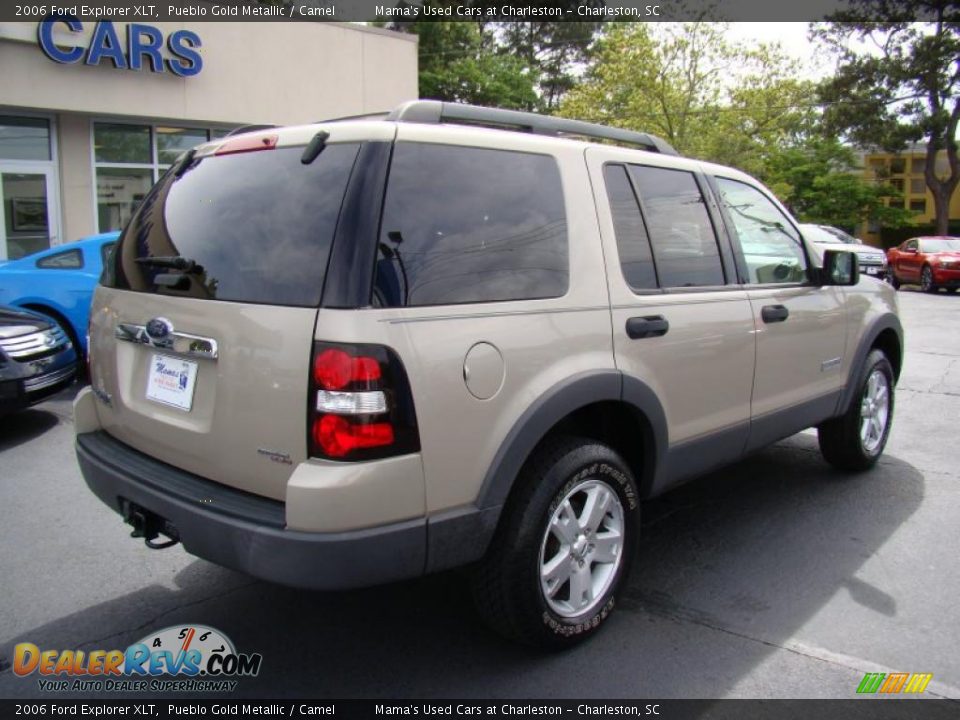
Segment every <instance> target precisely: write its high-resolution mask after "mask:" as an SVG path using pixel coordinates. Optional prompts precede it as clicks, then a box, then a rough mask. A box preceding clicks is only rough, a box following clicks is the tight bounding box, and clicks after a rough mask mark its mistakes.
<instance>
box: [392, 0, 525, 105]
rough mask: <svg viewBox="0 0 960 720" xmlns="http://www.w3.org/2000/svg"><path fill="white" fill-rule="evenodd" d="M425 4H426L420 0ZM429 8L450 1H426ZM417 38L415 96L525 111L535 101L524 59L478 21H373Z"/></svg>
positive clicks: (443, 4)
mask: <svg viewBox="0 0 960 720" xmlns="http://www.w3.org/2000/svg"><path fill="white" fill-rule="evenodd" d="M424 4H427V3H424ZM429 4H431V5H433V6H438V7H440V6H445V5H450V4H451V2H450V0H430V2H429ZM376 24H377V25H379V26H380V27H386V28H389V29H391V30H397V31H400V32H408V33H414V34H416V35H417V36H418V38H419V43H418V47H419V49H418V55H419V57H418V61H419V68H420V74H419V84H420V97H422V98H426V99H431V100H447V101H450V102H464V103H472V104H475V105H489V106H493V107H502V108H512V109H527V108H529V107H532V106H534V105H535V104H536V103H537V94H536V91H535V89H534V84H535V83H534V79H533V77H532V75H531V73H530V71H529V69H528V68H527V66H526V64H525V63H524V61H523V60H522V59H521V58H519V57H517V56H515V55H512V54H510V53H507V52H504V51H503V50H502V49H501V48H500V47H499V45H498V44H497V42H496V40H495V38H494V37H493V34H492V31H489V30H485V29H484V28H483V27H482V26H481V25H480V24H479V23H475V22H464V21H455V20H412V21H393V22H388V23H376Z"/></svg>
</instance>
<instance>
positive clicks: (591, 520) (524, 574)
mask: <svg viewBox="0 0 960 720" xmlns="http://www.w3.org/2000/svg"><path fill="white" fill-rule="evenodd" d="M517 482H518V486H517V490H516V495H515V496H514V497H512V498H511V500H510V503H509V505H508V506H507V508H506V509H505V510H504V517H503V518H502V520H501V523H500V527H499V528H498V529H497V533H496V535H495V536H494V539H493V542H492V543H491V545H490V548H489V550H488V551H487V555H486V557H485V558H484V559H483V561H481V563H480V565H479V566H478V568H477V569H476V572H475V573H474V576H473V578H472V589H473V596H474V601H475V603H476V606H477V609H478V611H479V612H480V614H481V616H482V617H483V618H484V620H485V621H486V622H487V623H488V624H489V625H490V626H491V627H493V628H494V629H495V630H496V631H498V632H499V633H501V634H502V635H505V636H506V637H508V638H511V639H513V640H518V641H520V642H523V643H525V644H529V645H535V646H539V647H543V648H549V649H562V648H565V647H569V646H571V645H574V644H576V643H578V642H581V641H583V640H585V639H587V638H588V637H591V636H592V635H593V634H594V633H596V632H597V630H598V629H599V628H600V627H601V626H602V625H603V623H604V622H605V621H606V619H607V618H608V617H609V615H610V613H611V611H612V610H613V608H614V606H615V604H616V600H617V596H618V593H619V591H620V590H621V589H622V588H623V587H624V585H625V583H626V578H627V574H628V571H629V568H630V563H631V561H632V559H633V550H634V547H635V545H636V543H637V537H638V532H639V500H638V491H637V485H636V482H635V480H634V479H633V475H632V474H631V472H630V469H629V468H628V467H627V465H626V463H625V462H624V461H623V460H622V459H621V458H620V456H619V455H618V454H617V453H616V452H614V451H613V450H612V449H611V448H609V447H607V446H606V445H603V444H601V443H598V442H596V441H593V440H589V439H586V438H574V437H564V438H556V439H553V440H549V441H547V442H546V443H544V444H543V445H542V446H541V447H540V448H538V449H537V450H536V451H535V452H534V454H533V456H532V457H531V458H530V460H529V461H528V462H527V464H526V466H525V467H524V470H523V472H522V473H521V476H520V477H519V478H518V480H517Z"/></svg>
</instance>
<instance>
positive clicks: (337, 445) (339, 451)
mask: <svg viewBox="0 0 960 720" xmlns="http://www.w3.org/2000/svg"><path fill="white" fill-rule="evenodd" d="M313 432H314V435H315V439H316V441H317V443H318V444H319V445H320V448H321V449H322V450H323V451H324V452H325V453H326V454H327V455H329V456H330V457H336V458H340V457H344V456H345V455H347V454H348V453H350V452H351V451H353V450H357V449H361V448H373V447H383V446H385V445H390V444H392V443H393V439H394V438H393V426H392V425H391V424H390V423H383V422H381V423H370V424H368V425H363V424H359V423H353V422H351V421H349V420H347V419H345V418H342V417H340V416H338V415H322V416H320V418H318V419H317V420H316V422H314V424H313Z"/></svg>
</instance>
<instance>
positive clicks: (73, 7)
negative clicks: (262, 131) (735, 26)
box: [0, 0, 920, 22]
mask: <svg viewBox="0 0 960 720" xmlns="http://www.w3.org/2000/svg"><path fill="white" fill-rule="evenodd" d="M846 7H847V3H846V2H845V0H806V2H798V3H783V2H770V0H726V2H717V0H528V1H527V2H523V1H520V2H517V1H516V0H453V1H452V2H449V1H447V0H443V1H442V2H441V1H437V2H433V1H431V0H428V1H427V2H424V0H36V1H33V2H31V1H30V0H24V1H23V2H20V1H19V0H13V1H12V2H11V1H7V2H3V3H0V21H14V22H15V21H21V22H29V21H36V20H41V19H43V18H46V17H53V18H64V19H66V18H68V17H72V18H75V19H77V20H80V21H81V22H84V21H89V22H97V21H102V20H112V21H121V22H163V21H181V22H224V21H226V22H346V21H349V22H357V21H361V22H369V21H376V20H380V21H388V22H389V21H414V20H445V21H449V20H455V21H456V20H459V21H464V22H477V21H481V20H484V21H518V22H526V21H569V22H584V21H600V20H629V21H637V22H661V21H679V20H706V21H774V22H786V21H812V20H822V19H824V18H825V17H826V16H827V15H829V14H831V13H834V12H837V11H839V10H843V9H845V8H846ZM918 19H920V18H918Z"/></svg>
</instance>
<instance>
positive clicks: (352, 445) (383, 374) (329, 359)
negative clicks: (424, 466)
mask: <svg viewBox="0 0 960 720" xmlns="http://www.w3.org/2000/svg"><path fill="white" fill-rule="evenodd" d="M310 380H311V382H310V407H309V408H308V444H309V448H310V455H311V456H314V457H325V458H331V459H336V460H370V459H374V458H382V457H390V456H393V455H402V454H405V453H410V452H416V451H418V450H419V449H420V436H419V433H418V430H417V421H416V415H415V413H414V409H413V398H412V396H411V393H410V384H409V381H408V380H407V374H406V371H405V370H404V368H403V365H402V363H401V362H400V358H399V357H397V355H396V353H394V352H393V351H392V350H390V349H389V348H386V347H383V346H382V345H341V344H337V345H334V344H331V343H322V342H318V343H315V344H314V349H313V361H312V363H311V377H310Z"/></svg>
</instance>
